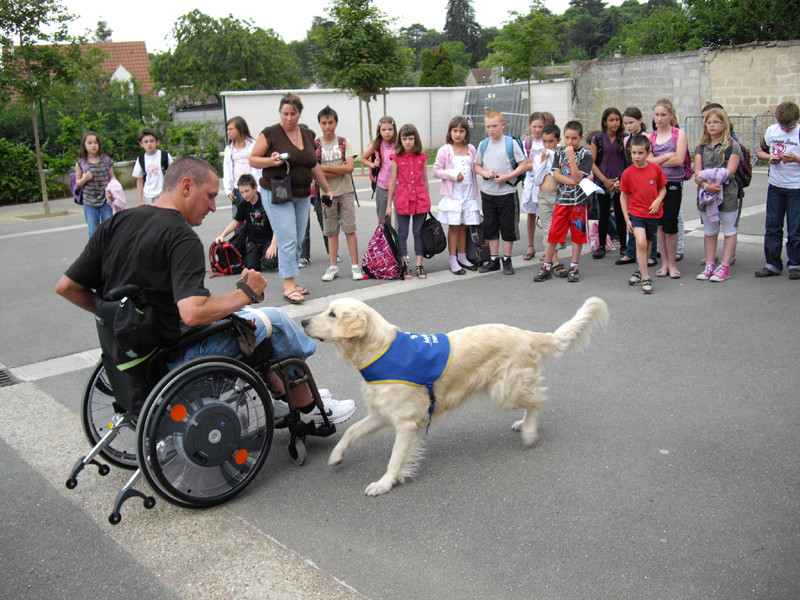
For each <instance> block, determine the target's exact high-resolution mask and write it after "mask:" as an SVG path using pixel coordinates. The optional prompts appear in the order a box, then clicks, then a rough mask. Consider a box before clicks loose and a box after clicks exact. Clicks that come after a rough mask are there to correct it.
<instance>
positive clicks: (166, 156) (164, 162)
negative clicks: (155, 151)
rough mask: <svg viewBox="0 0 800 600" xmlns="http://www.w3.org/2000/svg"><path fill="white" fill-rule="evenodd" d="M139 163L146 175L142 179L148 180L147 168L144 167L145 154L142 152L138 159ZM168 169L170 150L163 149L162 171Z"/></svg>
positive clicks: (164, 171)
mask: <svg viewBox="0 0 800 600" xmlns="http://www.w3.org/2000/svg"><path fill="white" fill-rule="evenodd" d="M136 160H137V161H138V163H139V168H140V169H141V170H142V173H144V177H143V179H142V181H147V169H145V168H144V154H143V153H142V154H140V155H139V158H137V159H136ZM167 169H169V152H167V151H166V150H162V151H161V172H162V173H166V172H167Z"/></svg>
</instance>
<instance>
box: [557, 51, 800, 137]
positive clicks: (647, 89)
mask: <svg viewBox="0 0 800 600" xmlns="http://www.w3.org/2000/svg"><path fill="white" fill-rule="evenodd" d="M570 69H571V72H572V79H573V98H572V108H573V113H574V115H575V118H577V119H579V120H580V121H582V122H583V123H584V125H585V126H587V127H588V128H589V129H595V128H597V127H598V126H599V122H600V115H601V114H602V112H603V110H604V109H605V108H607V107H609V106H616V107H617V108H619V109H620V110H621V111H622V110H625V108H626V107H628V106H638V107H639V108H640V109H641V111H642V112H643V113H644V114H645V115H647V114H648V113H649V111H650V109H651V107H652V106H653V104H654V103H655V101H656V100H658V99H659V98H668V99H670V100H672V103H673V104H674V105H675V109H676V111H677V113H678V119H679V120H680V121H681V123H683V121H684V119H685V117H688V116H692V115H699V114H700V109H701V108H702V107H703V106H704V105H705V104H707V103H709V102H718V103H720V104H722V105H723V106H725V108H726V110H727V111H728V114H731V115H749V116H756V115H760V114H765V113H772V112H774V110H775V107H776V106H777V105H778V104H779V103H780V102H783V101H784V100H794V101H798V100H799V99H800V78H798V73H800V40H794V41H788V42H763V43H757V44H744V45H741V46H729V47H723V48H704V49H701V50H696V51H691V52H675V53H671V54H658V55H650V56H637V57H631V58H614V57H607V58H603V59H596V60H592V61H588V62H577V61H576V62H573V63H572V64H571V65H570Z"/></svg>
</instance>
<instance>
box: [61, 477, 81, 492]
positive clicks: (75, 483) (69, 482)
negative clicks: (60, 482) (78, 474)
mask: <svg viewBox="0 0 800 600" xmlns="http://www.w3.org/2000/svg"><path fill="white" fill-rule="evenodd" d="M64 485H66V486H67V489H68V490H74V489H75V488H76V487H78V480H77V479H75V478H74V477H70V478H69V479H67V482H66V483H65V484H64Z"/></svg>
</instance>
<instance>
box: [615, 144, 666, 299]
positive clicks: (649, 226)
mask: <svg viewBox="0 0 800 600" xmlns="http://www.w3.org/2000/svg"><path fill="white" fill-rule="evenodd" d="M630 152H631V160H632V161H633V166H631V167H628V168H627V169H625V171H624V172H623V173H622V178H621V180H620V198H619V201H620V204H621V205H622V214H623V215H624V217H625V225H626V226H627V228H628V231H629V232H630V233H632V234H633V235H634V237H635V240H636V260H637V262H638V264H639V269H638V270H637V271H636V272H635V273H634V274H633V276H632V277H631V278H630V279H629V280H628V283H629V284H630V285H638V284H641V286H642V293H644V294H652V293H653V280H652V278H651V277H650V273H649V272H648V270H647V267H648V256H649V255H650V249H651V246H652V244H653V239H654V238H655V236H656V232H657V231H658V224H659V222H660V220H661V217H662V216H663V215H664V209H663V207H662V206H661V203H662V201H663V200H664V196H665V195H666V193H667V177H666V175H664V171H663V169H662V168H661V167H659V166H658V165H655V164H653V163H650V162H647V155H648V154H649V152H650V140H648V139H647V137H646V136H644V135H641V134H637V135H634V136H631V144H630Z"/></svg>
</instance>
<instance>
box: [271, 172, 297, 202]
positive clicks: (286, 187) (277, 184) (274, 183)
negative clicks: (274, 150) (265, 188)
mask: <svg viewBox="0 0 800 600" xmlns="http://www.w3.org/2000/svg"><path fill="white" fill-rule="evenodd" d="M284 164H285V165H286V175H280V176H274V177H270V178H269V187H270V188H271V191H272V203H273V204H286V203H287V202H291V201H292V200H294V198H293V197H292V178H291V176H290V175H289V171H290V167H289V163H288V162H286V163H284Z"/></svg>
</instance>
